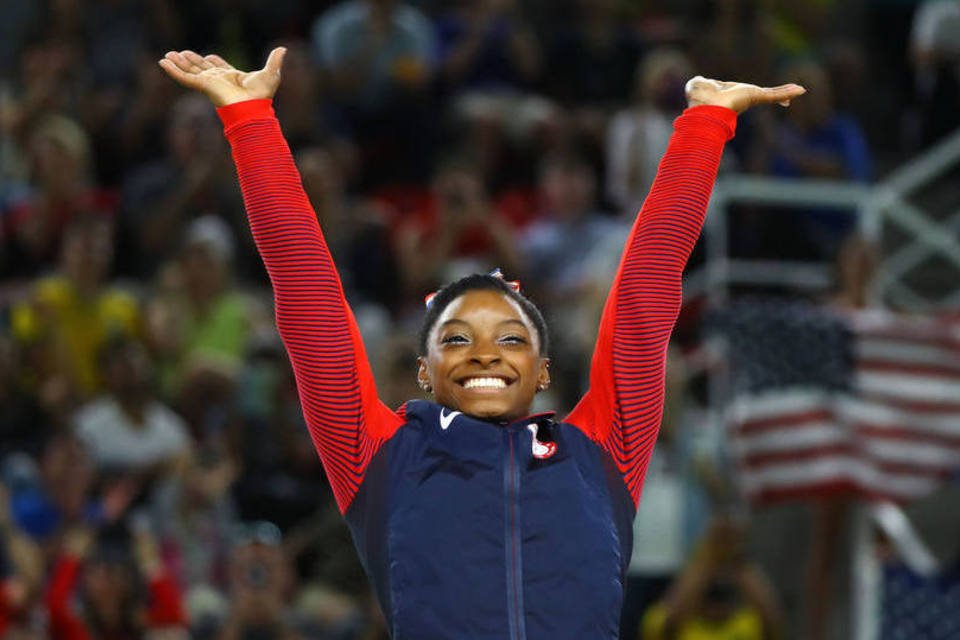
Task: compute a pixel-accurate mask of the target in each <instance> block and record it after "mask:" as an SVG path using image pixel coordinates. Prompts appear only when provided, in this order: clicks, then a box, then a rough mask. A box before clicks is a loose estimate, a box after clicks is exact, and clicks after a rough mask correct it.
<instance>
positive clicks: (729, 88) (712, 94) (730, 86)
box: [686, 76, 807, 113]
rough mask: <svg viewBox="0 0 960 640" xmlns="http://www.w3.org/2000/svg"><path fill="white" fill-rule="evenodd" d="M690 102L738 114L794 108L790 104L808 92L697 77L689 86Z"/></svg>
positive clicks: (789, 86) (787, 86)
mask: <svg viewBox="0 0 960 640" xmlns="http://www.w3.org/2000/svg"><path fill="white" fill-rule="evenodd" d="M686 92H687V102H688V104H689V105H690V106H691V107H695V106H697V105H702V104H710V105H716V106H720V107H727V108H728V109H733V110H734V111H736V112H737V113H740V112H743V111H746V110H747V109H749V108H750V107H753V106H756V105H760V104H775V103H776V104H780V105H782V106H784V107H788V106H790V101H791V100H793V99H794V98H796V97H798V96H802V95H803V94H804V93H806V92H807V90H806V89H804V88H803V87H801V86H800V85H798V84H784V85H780V86H779V87H758V86H757V85H755V84H746V83H744V82H722V81H720V80H712V79H710V78H704V77H703V76H696V77H694V78H691V79H690V81H689V82H687V87H686Z"/></svg>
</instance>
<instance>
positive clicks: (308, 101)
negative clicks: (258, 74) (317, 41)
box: [276, 40, 352, 154]
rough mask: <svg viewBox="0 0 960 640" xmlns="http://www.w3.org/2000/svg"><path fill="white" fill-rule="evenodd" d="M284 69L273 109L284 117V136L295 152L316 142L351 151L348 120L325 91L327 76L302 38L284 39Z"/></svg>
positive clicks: (327, 87) (316, 143)
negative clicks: (285, 52) (285, 54)
mask: <svg viewBox="0 0 960 640" xmlns="http://www.w3.org/2000/svg"><path fill="white" fill-rule="evenodd" d="M284 46H285V47H286V48H287V56H288V58H287V68H286V69H284V71H283V81H284V82H283V90H281V91H277V96H276V109H277V113H278V115H279V116H280V117H282V118H283V119H284V129H283V132H284V135H286V136H287V138H288V139H289V140H290V148H291V149H293V151H294V153H296V152H298V151H299V150H301V149H303V148H305V147H311V146H315V145H331V146H333V145H336V146H337V150H338V151H339V152H341V153H342V154H345V153H349V152H350V151H352V148H351V145H350V142H349V140H348V139H347V136H348V134H349V131H348V126H347V121H346V120H345V119H344V118H343V116H342V114H341V113H339V112H338V111H337V110H336V109H335V108H334V105H333V104H332V102H331V101H330V100H329V99H327V96H326V95H325V93H327V92H329V90H330V87H329V86H327V85H328V83H329V78H324V77H321V74H320V67H319V65H318V64H317V61H316V60H315V59H314V58H313V56H311V53H310V43H309V42H308V41H305V40H291V41H289V42H285V43H284Z"/></svg>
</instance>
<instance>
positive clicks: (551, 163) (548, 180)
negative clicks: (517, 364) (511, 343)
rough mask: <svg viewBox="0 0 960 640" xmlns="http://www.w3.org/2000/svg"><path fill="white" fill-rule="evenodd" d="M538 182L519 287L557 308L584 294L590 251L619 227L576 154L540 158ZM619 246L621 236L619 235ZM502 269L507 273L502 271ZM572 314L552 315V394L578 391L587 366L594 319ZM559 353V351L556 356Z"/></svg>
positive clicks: (585, 314)
mask: <svg viewBox="0 0 960 640" xmlns="http://www.w3.org/2000/svg"><path fill="white" fill-rule="evenodd" d="M539 171H540V175H539V183H538V191H539V200H540V206H541V208H542V213H541V215H540V217H539V218H538V219H537V220H536V221H534V222H533V223H532V224H531V225H530V226H529V227H527V228H526V229H525V230H524V232H523V235H522V236H521V238H520V254H521V256H522V258H523V262H524V270H523V271H522V272H521V273H523V281H524V287H526V288H528V289H529V290H531V291H532V292H533V295H534V296H535V297H536V299H537V300H538V301H539V302H540V304H542V305H543V306H544V307H546V309H547V313H548V314H551V312H550V310H551V309H554V308H560V307H561V306H562V305H563V303H564V301H566V300H570V299H574V298H577V297H578V296H581V295H584V294H585V293H587V290H588V287H589V286H590V284H591V283H592V274H591V273H589V270H588V269H587V264H588V260H589V257H590V256H591V255H592V250H593V248H594V247H596V246H598V245H605V244H607V243H608V242H614V243H616V240H613V235H614V234H619V233H621V232H622V229H621V228H620V226H619V225H618V224H617V223H616V222H615V221H614V220H613V219H612V218H611V217H610V216H608V215H606V214H604V213H603V212H601V211H600V210H599V209H598V207H597V178H596V172H595V170H594V168H593V167H592V166H591V165H590V164H589V163H588V162H587V161H586V159H584V158H583V157H581V156H578V155H575V154H561V153H557V154H553V155H550V156H547V157H546V158H544V159H543V161H542V163H541V165H540V169H539ZM619 237H620V247H621V249H622V243H623V240H622V238H623V236H622V235H620V236H619ZM506 273H508V274H509V273H510V272H509V271H507V272H506ZM587 307H588V306H587V305H583V308H582V309H581V310H579V311H578V312H577V313H568V312H564V313H557V314H551V315H553V322H554V327H555V329H556V334H557V339H556V340H555V341H554V343H553V344H552V345H551V348H552V349H553V350H554V351H555V352H557V357H556V362H557V363H560V364H559V365H558V364H554V368H553V369H552V372H551V373H552V376H551V379H552V380H553V383H552V386H553V387H559V388H558V391H557V396H558V399H560V401H561V402H562V401H563V398H576V397H579V395H580V393H582V391H583V389H581V387H580V385H581V383H582V382H583V380H581V379H580V377H581V376H582V375H583V374H584V373H585V372H586V371H587V370H588V365H589V354H590V352H591V349H592V346H593V343H592V342H591V341H590V337H591V336H593V335H595V333H594V332H595V327H594V326H593V325H592V324H588V322H587V321H588V320H589V321H591V322H592V321H593V320H595V318H593V317H592V316H590V315H589V313H590V312H592V308H587ZM561 354H562V355H561Z"/></svg>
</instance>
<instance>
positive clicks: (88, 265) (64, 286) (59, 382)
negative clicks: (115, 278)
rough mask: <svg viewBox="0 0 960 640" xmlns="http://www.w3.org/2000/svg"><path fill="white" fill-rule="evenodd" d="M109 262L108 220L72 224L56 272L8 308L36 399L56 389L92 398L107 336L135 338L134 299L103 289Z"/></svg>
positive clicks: (63, 393) (98, 386)
mask: <svg viewBox="0 0 960 640" xmlns="http://www.w3.org/2000/svg"><path fill="white" fill-rule="evenodd" d="M111 260H112V225H111V223H110V221H109V220H107V219H105V218H100V217H88V218H81V219H78V220H76V221H74V222H73V223H71V225H70V226H69V227H68V228H67V230H66V232H65V235H64V240H63V245H62V247H61V251H60V264H59V269H58V271H57V272H55V273H53V274H51V275H49V276H45V277H42V278H40V279H39V280H37V281H36V282H35V283H34V284H33V287H32V289H31V292H30V294H29V296H28V298H27V300H25V301H24V302H23V303H21V304H18V305H16V306H15V307H14V309H13V313H12V329H13V334H14V336H15V337H16V339H17V340H18V341H19V342H21V343H22V344H25V345H27V346H28V348H29V349H28V350H29V352H30V353H31V354H32V357H31V360H32V361H31V364H32V365H33V367H32V371H31V375H32V376H33V380H31V381H30V382H31V383H33V384H35V385H36V386H37V387H38V388H39V389H40V391H41V394H43V393H45V392H51V391H50V388H51V387H56V388H57V389H58V390H59V391H57V392H56V395H57V396H58V397H62V396H70V397H73V398H75V399H77V400H80V399H85V398H90V397H92V396H93V395H95V394H96V393H97V392H99V391H100V390H101V388H102V382H101V380H100V377H99V375H98V373H97V353H98V352H99V350H100V348H101V347H102V345H103V344H105V342H106V341H107V340H108V339H109V338H111V337H113V336H118V335H119V336H135V335H137V334H138V333H139V327H140V311H139V307H138V304H137V301H136V299H135V298H134V297H133V296H132V295H130V294H128V293H126V292H123V291H120V290H119V289H116V288H113V287H110V286H107V285H106V284H105V281H106V278H107V277H108V275H109V272H110V263H111ZM51 393H52V392H51Z"/></svg>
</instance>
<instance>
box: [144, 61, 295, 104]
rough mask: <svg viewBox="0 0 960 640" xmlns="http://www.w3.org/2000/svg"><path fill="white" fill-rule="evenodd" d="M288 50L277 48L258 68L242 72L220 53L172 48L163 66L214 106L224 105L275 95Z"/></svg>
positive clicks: (162, 62)
mask: <svg viewBox="0 0 960 640" xmlns="http://www.w3.org/2000/svg"><path fill="white" fill-rule="evenodd" d="M286 53H287V50H286V48H284V47H277V48H276V49H274V50H273V51H271V52H270V56H269V57H268V58H267V63H266V64H265V65H264V66H263V69H260V70H258V71H240V70H238V69H234V68H233V67H232V66H230V65H229V64H228V63H227V62H226V60H224V59H223V58H221V57H220V56H218V55H208V56H201V55H200V54H198V53H194V52H193V51H190V50H185V51H168V52H167V53H166V55H165V56H164V57H163V59H162V60H160V66H161V67H162V68H163V70H164V71H166V72H167V75H168V76H170V77H171V78H173V79H174V80H176V81H177V82H179V83H180V84H181V85H183V86H184V87H187V88H188V89H195V90H197V91H200V92H202V93H203V94H204V95H206V96H207V97H208V98H210V100H211V101H212V102H213V104H214V105H216V106H218V107H222V106H224V105H228V104H233V103H234V102H244V101H246V100H257V99H263V98H272V97H273V94H275V93H276V92H277V87H279V86H280V68H281V67H282V66H283V57H284V55H286Z"/></svg>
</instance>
